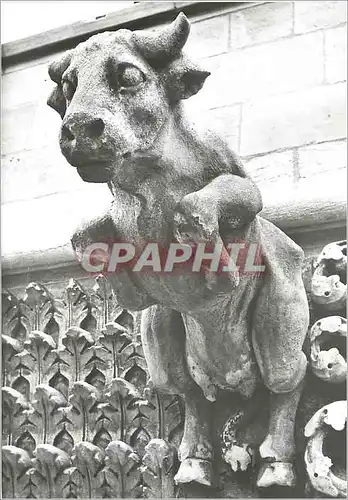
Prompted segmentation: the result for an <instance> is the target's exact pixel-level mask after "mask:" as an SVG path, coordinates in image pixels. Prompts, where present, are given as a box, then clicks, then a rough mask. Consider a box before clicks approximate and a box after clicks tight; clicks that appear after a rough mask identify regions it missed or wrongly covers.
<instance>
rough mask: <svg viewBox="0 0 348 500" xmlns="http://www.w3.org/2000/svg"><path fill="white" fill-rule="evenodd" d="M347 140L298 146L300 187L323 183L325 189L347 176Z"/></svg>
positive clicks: (343, 180) (333, 186)
mask: <svg viewBox="0 0 348 500" xmlns="http://www.w3.org/2000/svg"><path fill="white" fill-rule="evenodd" d="M346 165H347V142H346V141H338V142H325V143H323V144H314V145H312V146H306V147H302V148H299V150H298V168H299V172H298V175H299V183H300V186H301V187H306V186H307V187H308V188H309V187H310V186H313V188H314V186H318V185H320V184H321V185H323V186H324V185H325V186H326V187H327V189H329V187H331V188H332V189H335V186H337V185H338V184H340V183H341V182H345V179H346V176H347V172H346V169H347V166H346Z"/></svg>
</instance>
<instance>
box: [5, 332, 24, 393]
mask: <svg viewBox="0 0 348 500" xmlns="http://www.w3.org/2000/svg"><path fill="white" fill-rule="evenodd" d="M21 350H22V346H21V343H20V342H19V340H16V339H13V338H12V337H9V336H8V335H2V382H3V385H9V384H10V380H11V379H12V378H13V371H14V369H15V366H16V363H17V359H16V358H15V355H16V354H18V353H19V352H20V351H21Z"/></svg>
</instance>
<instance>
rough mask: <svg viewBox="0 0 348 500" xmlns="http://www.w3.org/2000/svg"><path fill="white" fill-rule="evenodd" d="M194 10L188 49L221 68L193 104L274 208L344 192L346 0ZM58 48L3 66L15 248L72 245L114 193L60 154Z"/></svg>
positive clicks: (11, 245)
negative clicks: (55, 82)
mask: <svg viewBox="0 0 348 500" xmlns="http://www.w3.org/2000/svg"><path fill="white" fill-rule="evenodd" d="M189 17H190V20H191V21H192V32H191V35H190V38H189V41H188V44H187V51H188V53H189V54H191V55H192V57H193V58H195V59H196V60H198V61H199V62H200V64H201V65H202V66H203V67H204V68H207V69H208V70H210V71H211V73H212V74H211V76H210V77H209V78H208V79H207V82H206V84H205V86H204V88H203V90H202V91H201V92H200V93H199V94H198V95H197V96H195V97H192V98H191V99H189V100H188V101H187V107H188V110H189V111H190V112H191V113H192V114H193V116H194V117H195V118H196V119H200V120H201V119H204V120H206V121H207V123H208V125H209V126H210V127H212V128H214V129H216V130H218V131H220V132H221V134H222V135H224V136H225V137H226V138H227V140H228V142H229V143H230V145H231V146H232V148H234V149H235V150H236V151H237V152H239V154H240V155H241V156H242V157H243V159H244V161H245V163H246V167H247V169H248V171H249V172H250V174H251V176H252V177H253V178H254V179H255V180H256V181H257V182H258V184H259V185H260V187H261V189H262V191H263V194H264V201H265V204H266V206H267V205H268V204H277V203H278V201H279V202H280V201H281V200H282V199H283V198H284V196H286V197H287V198H288V199H289V203H295V201H292V200H298V199H300V198H301V196H302V195H303V193H306V196H307V198H308V197H311V196H312V195H313V197H315V196H317V195H318V193H319V195H320V193H324V195H326V196H328V197H330V196H332V197H337V196H341V195H340V193H343V192H344V191H345V187H344V184H345V167H346V142H345V137H346V127H345V122H346V111H345V110H346V105H345V99H346V95H345V94H346V83H345V80H346V67H345V65H346V46H347V44H346V2H344V1H321V0H318V1H314V2H261V3H258V4H253V3H248V2H246V3H245V4H242V5H238V6H236V5H234V4H233V3H227V2H226V3H225V4H224V5H223V4H222V3H219V4H218V6H217V8H216V10H215V11H213V12H211V13H209V14H206V15H201V14H199V15H191V16H189ZM54 56H55V55H54V54H48V55H46V56H44V57H41V58H38V59H35V60H31V61H28V62H22V63H20V64H17V65H13V66H10V67H8V68H7V69H6V70H5V72H4V75H3V109H2V118H3V132H2V133H3V149H2V237H3V238H2V246H3V254H5V256H9V255H10V256H11V255H16V254H22V253H28V252H33V251H35V250H36V251H45V250H47V249H50V248H56V247H59V246H61V245H64V244H66V243H67V242H68V241H69V237H70V234H71V233H72V231H73V230H74V228H75V226H76V225H77V224H78V223H79V221H80V220H81V219H82V218H83V217H90V216H93V215H94V214H98V213H100V212H101V210H103V208H104V207H106V206H107V205H108V204H109V202H110V194H109V192H108V189H107V187H106V186H104V185H94V184H85V183H83V181H82V180H81V179H80V178H79V177H78V175H77V173H76V172H75V171H74V170H73V169H72V168H71V167H70V166H69V165H68V164H67V163H66V161H65V160H64V158H63V157H62V156H61V154H60V152H59V148H58V141H57V134H58V129H59V126H60V118H59V116H58V114H56V113H55V112H54V111H53V110H51V109H50V108H48V107H47V105H46V98H47V96H48V94H49V92H50V90H51V89H52V82H51V81H50V79H49V77H48V75H47V65H48V62H49V61H50V60H52V59H53V58H54ZM342 197H343V198H345V194H344V195H343V194H342ZM42 228H44V231H43V230H42Z"/></svg>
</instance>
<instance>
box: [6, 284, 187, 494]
mask: <svg viewBox="0 0 348 500" xmlns="http://www.w3.org/2000/svg"><path fill="white" fill-rule="evenodd" d="M2 303H3V332H4V334H3V364H2V369H3V374H2V375H3V382H4V387H3V389H2V394H3V395H2V398H3V399H2V403H3V426H2V430H3V448H2V457H3V495H4V497H6V498H24V497H33V498H76V497H78V498H94V497H105V498H109V497H114V498H118V497H119V498H123V497H138V496H151V497H161V496H173V495H174V481H173V477H174V474H175V472H176V468H177V465H176V464H177V462H176V460H177V458H176V457H177V454H176V448H177V445H178V443H179V442H180V438H181V433H182V426H183V418H184V417H183V411H182V402H181V401H180V399H179V398H178V396H175V395H174V396H164V395H162V394H159V393H158V392H157V391H156V390H155V389H153V388H151V389H150V388H148V372H147V367H146V362H145V360H144V355H143V350H142V344H141V341H140V339H139V332H138V331H137V328H136V326H134V316H133V315H132V314H131V313H129V312H128V311H125V310H124V309H122V308H121V307H119V306H118V305H117V303H116V301H115V297H114V294H113V292H112V289H111V287H110V285H109V283H108V282H107V280H106V279H105V278H104V277H103V276H98V277H97V278H96V279H95V280H94V286H92V287H90V289H89V291H87V290H85V289H84V288H83V287H82V286H81V285H80V284H79V283H78V282H77V281H74V280H70V282H69V283H68V285H67V287H66V289H65V294H64V297H62V299H59V300H58V299H55V298H54V297H53V296H52V294H51V293H50V292H49V291H48V290H47V288H46V287H44V286H43V285H40V284H39V283H30V284H29V285H28V287H27V288H26V291H25V294H24V297H23V298H22V299H18V298H17V297H15V296H14V295H13V294H11V293H10V292H4V294H3V302H2ZM52 317H54V318H57V320H56V325H57V326H56V325H55V326H54V327H52ZM37 328H42V331H41V330H37Z"/></svg>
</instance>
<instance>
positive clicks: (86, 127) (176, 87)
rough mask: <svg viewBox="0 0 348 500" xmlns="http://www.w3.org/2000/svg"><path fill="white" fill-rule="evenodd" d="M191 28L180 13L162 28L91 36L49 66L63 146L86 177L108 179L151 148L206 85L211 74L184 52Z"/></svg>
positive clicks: (87, 178) (74, 164) (119, 31)
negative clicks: (181, 104) (124, 163)
mask: <svg viewBox="0 0 348 500" xmlns="http://www.w3.org/2000/svg"><path fill="white" fill-rule="evenodd" d="M189 30H190V25H189V22H188V20H187V18H186V17H185V15H184V14H182V13H180V14H179V15H178V17H177V18H176V20H175V21H174V22H173V23H172V24H171V25H169V26H168V27H166V28H164V29H162V31H160V32H158V33H157V32H145V31H135V32H131V31H129V30H124V29H121V30H118V31H116V32H105V33H101V34H98V35H95V36H92V37H91V38H90V39H89V40H87V41H86V42H83V43H81V44H80V45H78V46H77V47H76V48H75V49H73V50H70V51H68V52H66V53H65V54H64V55H63V56H62V57H61V58H60V59H59V60H57V61H55V62H53V63H52V64H51V65H50V67H49V75H50V77H51V79H52V80H53V81H54V82H55V83H56V84H57V86H56V87H55V89H54V90H53V92H52V93H51V95H50V97H49V99H48V104H49V106H51V107H52V108H53V109H55V110H56V111H57V112H58V113H59V114H60V116H61V117H62V119H63V122H62V127H61V131H60V147H61V151H62V153H63V155H64V156H65V158H66V159H67V160H68V162H69V163H70V164H71V165H73V166H75V167H77V169H78V172H79V174H80V176H81V177H82V179H83V180H85V181H88V182H106V181H108V180H110V178H111V174H112V171H113V169H114V168H115V167H116V168H117V167H118V168H119V167H120V166H121V165H122V161H123V159H124V158H126V157H127V156H131V155H132V154H134V153H136V152H143V151H149V150H151V148H152V147H153V145H154V143H155V142H156V139H157V138H158V137H159V135H160V133H161V131H163V130H164V127H165V124H166V123H167V121H168V119H169V118H170V116H171V115H172V113H173V112H174V109H175V108H176V106H177V104H178V103H179V101H180V100H181V99H186V98H188V97H190V96H192V95H193V94H195V93H197V92H198V91H199V90H200V89H201V88H202V86H203V83H204V81H205V79H206V78H207V76H208V75H209V74H210V73H209V72H207V71H202V70H200V69H199V68H198V67H196V66H195V65H194V64H193V63H192V62H191V61H189V59H188V58H187V57H186V56H185V55H184V54H183V53H182V49H183V47H184V45H185V43H186V41H187V38H188V35H189Z"/></svg>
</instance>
